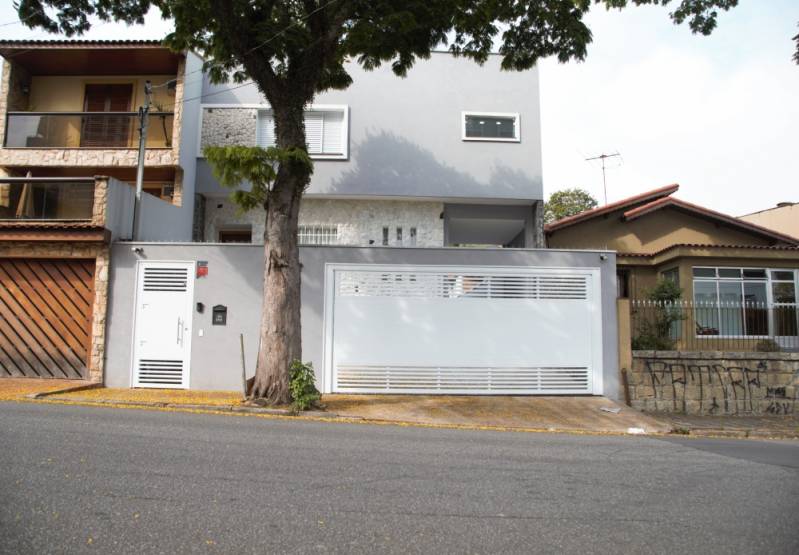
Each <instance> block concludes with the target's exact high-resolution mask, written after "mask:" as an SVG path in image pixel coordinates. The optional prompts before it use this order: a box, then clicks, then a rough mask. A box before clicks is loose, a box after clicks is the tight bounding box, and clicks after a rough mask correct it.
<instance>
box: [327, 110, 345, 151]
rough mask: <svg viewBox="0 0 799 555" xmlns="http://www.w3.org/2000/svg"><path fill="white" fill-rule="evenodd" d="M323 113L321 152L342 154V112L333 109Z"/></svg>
mask: <svg viewBox="0 0 799 555" xmlns="http://www.w3.org/2000/svg"><path fill="white" fill-rule="evenodd" d="M324 114H325V125H324V137H323V144H322V152H323V153H324V154H344V143H343V141H342V131H343V125H344V112H343V111H342V110H335V111H331V112H325V113H324Z"/></svg>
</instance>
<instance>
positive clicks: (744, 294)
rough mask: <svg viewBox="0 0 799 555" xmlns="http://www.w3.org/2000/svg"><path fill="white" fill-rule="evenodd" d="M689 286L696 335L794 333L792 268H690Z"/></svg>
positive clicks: (793, 272)
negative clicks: (692, 300)
mask: <svg viewBox="0 0 799 555" xmlns="http://www.w3.org/2000/svg"><path fill="white" fill-rule="evenodd" d="M693 286H694V304H695V310H696V328H697V330H696V332H697V335H700V336H744V337H763V336H768V335H778V336H783V335H786V336H787V335H791V336H795V335H796V331H797V322H796V319H797V311H796V290H797V272H796V271H795V270H790V269H787V270H769V269H766V268H728V267H694V268H693Z"/></svg>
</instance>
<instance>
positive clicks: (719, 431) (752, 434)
mask: <svg viewBox="0 0 799 555" xmlns="http://www.w3.org/2000/svg"><path fill="white" fill-rule="evenodd" d="M674 435H682V436H683V437H694V438H704V437H710V438H731V439H789V440H797V439H799V432H788V431H778V430H764V429H755V430H730V429H724V428H698V429H693V430H688V433H687V434H685V433H682V434H674Z"/></svg>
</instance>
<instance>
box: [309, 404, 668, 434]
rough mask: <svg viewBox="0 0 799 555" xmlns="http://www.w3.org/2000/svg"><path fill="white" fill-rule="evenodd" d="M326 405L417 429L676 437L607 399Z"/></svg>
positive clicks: (651, 419)
mask: <svg viewBox="0 0 799 555" xmlns="http://www.w3.org/2000/svg"><path fill="white" fill-rule="evenodd" d="M322 402H323V403H324V404H325V406H326V408H327V410H329V411H331V412H334V413H336V414H338V415H339V416H352V417H358V418H364V419H367V420H379V421H399V422H408V423H414V424H432V425H444V426H466V427H473V428H482V427H486V428H509V429H528V430H542V431H576V432H589V433H641V430H643V433H668V432H670V431H671V425H670V424H669V423H668V422H664V421H661V420H659V419H657V418H654V417H651V416H647V415H645V414H642V413H640V412H638V411H636V410H633V409H631V408H629V407H626V406H623V405H621V404H618V403H616V402H614V401H611V400H610V399H607V398H605V397H570V396H559V397H538V396H489V395H481V396H474V395H473V396H470V395H325V396H324V398H323V399H322ZM602 409H610V411H612V412H608V411H606V410H602Z"/></svg>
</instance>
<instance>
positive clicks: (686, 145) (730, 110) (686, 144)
mask: <svg viewBox="0 0 799 555" xmlns="http://www.w3.org/2000/svg"><path fill="white" fill-rule="evenodd" d="M16 20H17V18H16V13H15V11H14V9H13V6H12V5H11V1H10V0H4V1H3V3H2V6H0V37H2V38H6V39H27V38H42V39H46V38H53V36H51V35H48V34H46V33H44V32H43V31H41V30H30V29H28V28H26V27H24V26H23V25H21V24H19V23H18V22H16ZM586 21H587V23H588V25H589V27H590V28H591V30H592V32H593V36H594V42H593V44H592V45H590V46H589V50H588V57H587V59H586V61H584V62H582V63H577V62H570V63H568V64H559V63H558V62H557V61H556V60H554V59H547V60H544V61H543V62H542V63H541V64H540V67H539V71H540V81H541V91H540V92H541V120H542V144H543V165H544V190H545V194H546V195H547V196H548V195H549V194H551V193H552V192H553V191H556V190H559V189H563V188H567V187H581V188H584V189H586V190H588V191H589V192H590V193H591V194H593V195H594V197H595V198H596V199H597V200H598V201H599V202H600V204H602V203H603V202H604V192H603V186H602V170H601V166H600V164H599V162H598V161H594V162H587V161H586V160H585V159H586V158H590V157H593V156H597V155H599V154H603V153H604V154H613V153H616V152H618V153H620V154H621V156H620V157H615V158H611V159H608V161H607V164H606V166H607V199H608V201H609V202H613V201H614V200H619V199H621V198H625V197H627V196H630V195H634V194H637V193H640V192H643V191H646V190H649V189H653V188H656V187H660V186H663V185H669V184H672V183H678V184H679V185H680V191H679V192H678V193H677V194H676V195H675V196H677V197H679V198H681V199H683V200H687V201H689V202H694V203H697V204H700V205H703V206H706V207H708V208H712V209H715V210H718V211H721V212H725V213H727V214H732V215H735V216H738V215H742V214H746V213H750V212H754V211H757V210H762V209H765V208H769V207H771V206H774V205H776V203H777V202H782V201H793V202H799V66H798V65H796V64H794V63H793V61H792V60H791V55H792V53H793V49H794V43H793V42H792V41H791V37H792V36H794V35H796V34H797V32H799V27H797V23H798V22H799V2H797V1H796V0H740V3H739V6H738V7H737V8H735V9H733V10H732V11H730V12H726V13H722V14H720V17H719V25H718V27H717V28H716V30H715V31H714V32H713V34H712V35H711V36H709V37H704V36H701V35H693V34H691V32H690V29H689V28H688V27H687V25H681V26H677V25H674V24H673V23H672V21H671V20H670V19H669V17H668V8H663V7H662V6H641V7H629V8H626V9H625V10H622V11H617V10H613V11H610V12H608V11H605V10H604V9H603V8H595V9H594V10H593V11H592V12H591V13H590V14H589V16H588V18H587V20H586ZM15 22H16V23H15ZM169 29H170V24H169V22H165V21H162V20H160V18H159V17H158V15H156V14H152V15H151V16H148V18H147V23H146V25H145V26H143V27H126V26H125V25H122V24H117V23H101V24H99V26H97V27H94V28H93V29H92V30H91V31H90V33H89V34H88V35H87V37H89V38H95V39H112V38H113V39H122V38H131V39H148V38H152V39H158V38H162V37H163V36H164V35H165V34H166V33H167V32H168V31H169ZM522 125H524V124H523V123H522Z"/></svg>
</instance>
